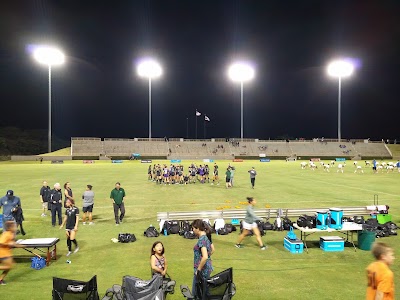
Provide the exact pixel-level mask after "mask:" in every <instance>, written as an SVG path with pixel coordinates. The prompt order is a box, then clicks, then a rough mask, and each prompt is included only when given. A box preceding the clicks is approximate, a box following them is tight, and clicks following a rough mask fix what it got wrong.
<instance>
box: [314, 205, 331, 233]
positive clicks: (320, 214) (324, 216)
mask: <svg viewBox="0 0 400 300" xmlns="http://www.w3.org/2000/svg"><path fill="white" fill-rule="evenodd" d="M316 227H317V229H322V230H324V229H327V228H328V212H327V211H323V210H320V211H317V226H316Z"/></svg>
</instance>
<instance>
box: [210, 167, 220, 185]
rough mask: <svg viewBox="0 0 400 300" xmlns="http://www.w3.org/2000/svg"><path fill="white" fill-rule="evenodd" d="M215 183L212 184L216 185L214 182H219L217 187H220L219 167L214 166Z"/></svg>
mask: <svg viewBox="0 0 400 300" xmlns="http://www.w3.org/2000/svg"><path fill="white" fill-rule="evenodd" d="M213 175H214V176H213V182H212V183H211V184H212V185H213V184H214V182H216V181H217V185H219V177H218V165H217V164H214V172H213Z"/></svg>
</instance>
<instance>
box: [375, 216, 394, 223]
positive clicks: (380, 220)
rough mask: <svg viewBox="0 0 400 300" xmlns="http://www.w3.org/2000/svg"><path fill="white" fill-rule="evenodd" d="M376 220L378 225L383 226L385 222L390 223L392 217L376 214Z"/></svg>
mask: <svg viewBox="0 0 400 300" xmlns="http://www.w3.org/2000/svg"><path fill="white" fill-rule="evenodd" d="M376 219H377V220H378V223H379V224H385V223H387V222H390V221H392V215H390V214H377V215H376Z"/></svg>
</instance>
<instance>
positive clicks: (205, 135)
mask: <svg viewBox="0 0 400 300" xmlns="http://www.w3.org/2000/svg"><path fill="white" fill-rule="evenodd" d="M203 122H204V139H206V120H204V121H203Z"/></svg>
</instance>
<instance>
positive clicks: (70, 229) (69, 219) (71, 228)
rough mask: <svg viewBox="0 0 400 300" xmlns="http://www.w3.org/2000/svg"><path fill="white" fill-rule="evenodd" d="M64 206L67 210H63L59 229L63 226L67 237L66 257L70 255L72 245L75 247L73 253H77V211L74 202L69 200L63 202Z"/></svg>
mask: <svg viewBox="0 0 400 300" xmlns="http://www.w3.org/2000/svg"><path fill="white" fill-rule="evenodd" d="M65 205H66V206H67V209H66V210H65V217H64V220H63V222H62V224H61V225H60V229H62V228H63V227H64V225H65V234H66V236H67V246H68V253H67V255H66V256H70V255H71V253H72V243H74V245H75V251H74V253H76V252H78V251H79V247H78V242H77V241H76V239H75V237H76V233H77V231H78V224H79V209H78V208H77V207H75V205H74V202H73V201H71V200H70V199H67V201H65Z"/></svg>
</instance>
